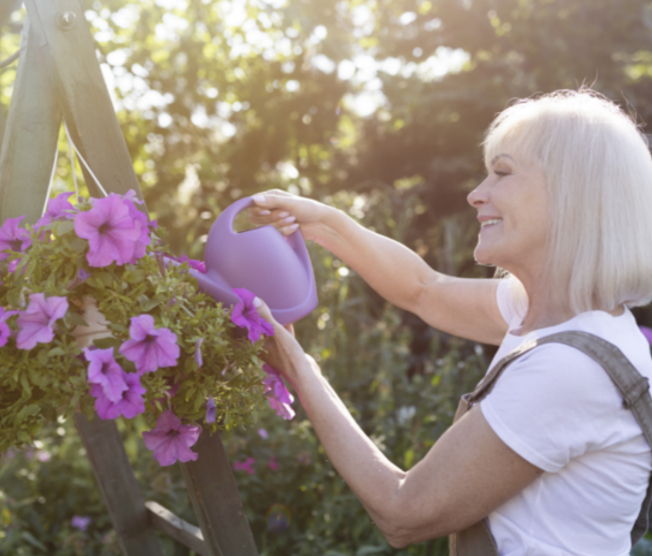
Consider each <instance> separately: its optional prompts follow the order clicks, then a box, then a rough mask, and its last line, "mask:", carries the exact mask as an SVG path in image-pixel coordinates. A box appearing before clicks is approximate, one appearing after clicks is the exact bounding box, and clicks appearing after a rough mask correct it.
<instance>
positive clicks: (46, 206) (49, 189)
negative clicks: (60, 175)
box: [41, 149, 59, 216]
mask: <svg viewBox="0 0 652 556" xmlns="http://www.w3.org/2000/svg"><path fill="white" fill-rule="evenodd" d="M57 160H59V149H55V150H54V164H52V173H51V174H50V183H49V184H48V191H47V193H46V194H45V203H44V204H43V210H42V211H41V216H43V215H44V214H45V211H47V210H48V201H49V200H50V192H51V191H52V184H53V183H54V173H55V172H56V171H57Z"/></svg>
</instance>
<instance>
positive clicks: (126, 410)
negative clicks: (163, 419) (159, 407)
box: [91, 371, 146, 419]
mask: <svg viewBox="0 0 652 556" xmlns="http://www.w3.org/2000/svg"><path fill="white" fill-rule="evenodd" d="M122 379H123V380H124V382H125V384H126V385H127V389H126V390H124V391H123V392H122V393H121V394H120V399H119V400H118V401H117V402H112V401H111V400H110V399H109V398H107V397H106V395H105V394H104V388H103V387H102V386H100V385H99V384H93V385H91V396H93V397H94V398H95V411H97V414H98V415H99V416H100V419H117V418H118V417H120V415H124V416H125V417H126V418H127V419H132V418H133V417H135V416H136V415H140V414H141V413H144V412H145V402H144V400H143V394H144V393H145V392H146V390H145V388H143V387H142V385H141V384H140V377H139V376H138V375H137V374H136V373H125V372H124V371H122Z"/></svg>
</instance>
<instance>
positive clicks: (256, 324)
mask: <svg viewBox="0 0 652 556" xmlns="http://www.w3.org/2000/svg"><path fill="white" fill-rule="evenodd" d="M233 293H235V294H236V295H237V296H238V297H239V298H240V303H236V304H235V306H234V307H233V311H231V320H232V321H233V323H234V324H236V325H237V326H240V327H241V328H247V330H248V331H249V332H248V334H247V337H248V338H249V341H250V342H251V343H252V344H253V343H254V342H256V341H257V340H258V338H260V336H261V335H263V334H265V335H267V336H273V335H274V327H273V326H272V325H271V324H270V323H268V322H267V321H266V320H265V319H264V318H262V317H261V316H260V315H259V314H258V311H257V310H256V308H255V307H254V299H255V298H256V294H254V293H253V292H250V291H249V290H247V289H245V288H233Z"/></svg>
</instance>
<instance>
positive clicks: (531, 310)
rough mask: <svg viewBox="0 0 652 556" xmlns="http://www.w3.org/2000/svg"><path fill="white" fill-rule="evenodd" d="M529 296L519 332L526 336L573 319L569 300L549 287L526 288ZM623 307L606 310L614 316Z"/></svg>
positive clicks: (621, 312) (619, 313)
mask: <svg viewBox="0 0 652 556" xmlns="http://www.w3.org/2000/svg"><path fill="white" fill-rule="evenodd" d="M525 291H526V293H527V296H528V300H529V301H528V310H527V313H526V314H525V318H524V319H523V323H522V325H521V327H520V328H519V329H518V331H517V333H518V335H519V336H524V335H525V334H528V333H530V332H532V331H533V330H539V329H541V328H548V327H550V326H556V325H558V324H561V323H562V322H566V321H567V320H570V319H572V318H573V317H574V316H575V313H574V312H573V311H572V310H571V308H570V306H569V304H568V300H567V299H563V298H561V297H560V296H558V295H557V296H555V295H554V294H551V293H550V292H549V291H547V289H544V288H543V287H541V288H532V287H530V289H528V288H527V287H526V288H525ZM624 310H625V309H624V308H623V307H618V308H616V309H615V310H613V311H606V312H607V313H609V314H610V315H612V316H614V317H618V316H620V315H622V314H623V312H624Z"/></svg>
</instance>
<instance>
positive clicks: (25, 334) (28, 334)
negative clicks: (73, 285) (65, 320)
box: [16, 293, 68, 350]
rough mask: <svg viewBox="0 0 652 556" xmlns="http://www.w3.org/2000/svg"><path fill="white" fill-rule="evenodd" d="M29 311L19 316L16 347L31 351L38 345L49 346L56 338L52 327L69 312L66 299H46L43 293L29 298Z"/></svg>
mask: <svg viewBox="0 0 652 556" xmlns="http://www.w3.org/2000/svg"><path fill="white" fill-rule="evenodd" d="M29 300H30V301H29V305H28V306H27V310H25V311H23V312H22V313H20V314H19V315H18V335H17V337H16V347H17V348H18V349H25V350H30V349H32V348H33V347H34V346H35V345H36V344H47V343H50V342H51V341H52V339H53V338H54V330H53V329H52V327H53V326H54V323H55V321H56V320H58V319H60V318H62V317H63V316H64V315H65V314H66V311H67V310H68V300H67V299H66V298H65V297H57V296H52V297H49V298H47V299H45V295H44V294H42V293H33V294H31V295H30V296H29Z"/></svg>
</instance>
